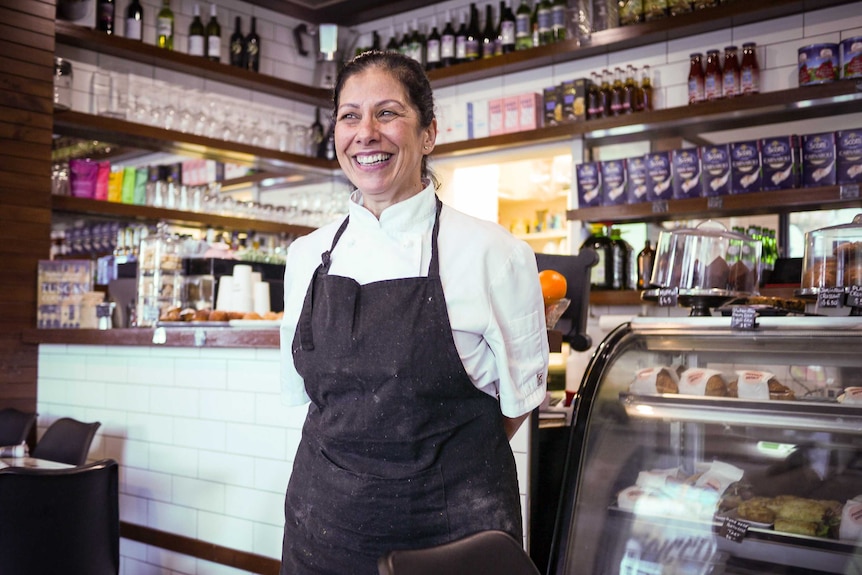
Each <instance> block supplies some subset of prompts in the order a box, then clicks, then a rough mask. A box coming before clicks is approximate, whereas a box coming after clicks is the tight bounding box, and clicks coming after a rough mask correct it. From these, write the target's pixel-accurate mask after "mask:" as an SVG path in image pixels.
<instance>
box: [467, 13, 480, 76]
mask: <svg viewBox="0 0 862 575" xmlns="http://www.w3.org/2000/svg"><path fill="white" fill-rule="evenodd" d="M481 34H482V32H481V31H480V30H479V10H478V9H477V8H476V3H475V2H471V3H470V24H469V26H467V42H466V44H465V47H464V52H465V59H466V61H467V62H472V61H473V60H478V59H479V58H480V57H481V53H480V52H479V42H481V41H482V40H481Z"/></svg>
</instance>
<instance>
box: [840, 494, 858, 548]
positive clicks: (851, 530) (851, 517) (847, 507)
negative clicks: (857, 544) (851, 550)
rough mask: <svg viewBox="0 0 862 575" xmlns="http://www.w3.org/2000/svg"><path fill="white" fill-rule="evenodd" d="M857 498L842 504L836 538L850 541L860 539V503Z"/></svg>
mask: <svg viewBox="0 0 862 575" xmlns="http://www.w3.org/2000/svg"><path fill="white" fill-rule="evenodd" d="M859 499H860V498H859V497H856V498H855V499H850V500H849V501H847V503H845V504H844V509H843V510H842V512H841V526H840V527H839V528H838V537H839V538H840V539H846V540H850V541H859V540H860V539H862V501H860V500H859Z"/></svg>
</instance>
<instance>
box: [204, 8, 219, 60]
mask: <svg viewBox="0 0 862 575" xmlns="http://www.w3.org/2000/svg"><path fill="white" fill-rule="evenodd" d="M206 34H207V58H208V59H209V60H212V61H213V62H220V61H221V24H219V23H218V17H217V16H216V5H215V4H210V21H209V22H207V29H206Z"/></svg>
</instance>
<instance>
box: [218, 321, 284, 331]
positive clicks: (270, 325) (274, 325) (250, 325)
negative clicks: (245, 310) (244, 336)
mask: <svg viewBox="0 0 862 575" xmlns="http://www.w3.org/2000/svg"><path fill="white" fill-rule="evenodd" d="M228 324H230V326H231V327H237V328H241V329H278V328H279V327H281V320H280V319H232V320H230V321H229V322H228Z"/></svg>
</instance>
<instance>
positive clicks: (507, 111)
mask: <svg viewBox="0 0 862 575" xmlns="http://www.w3.org/2000/svg"><path fill="white" fill-rule="evenodd" d="M518 105H519V103H518V96H506V97H505V98H503V133H504V134H511V133H513V132H517V131H518V130H520V129H521V128H520V124H519V123H518V120H519V116H520V114H519V113H518Z"/></svg>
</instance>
